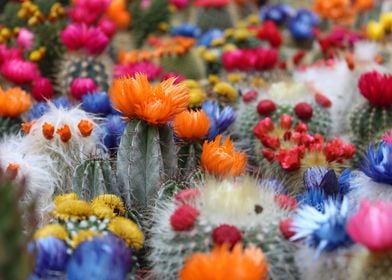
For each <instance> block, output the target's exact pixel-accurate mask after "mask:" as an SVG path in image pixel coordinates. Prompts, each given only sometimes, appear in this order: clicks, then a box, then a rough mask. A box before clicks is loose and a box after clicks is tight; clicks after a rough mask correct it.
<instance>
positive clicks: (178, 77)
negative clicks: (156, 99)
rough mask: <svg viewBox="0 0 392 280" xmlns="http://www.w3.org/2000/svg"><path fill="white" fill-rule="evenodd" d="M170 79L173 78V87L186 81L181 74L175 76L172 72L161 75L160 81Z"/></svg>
mask: <svg viewBox="0 0 392 280" xmlns="http://www.w3.org/2000/svg"><path fill="white" fill-rule="evenodd" d="M170 78H175V80H174V84H175V85H176V84H179V83H181V82H183V81H185V80H186V78H185V77H184V76H182V75H181V74H176V73H173V72H168V73H165V74H164V75H163V77H162V81H165V80H168V79H170Z"/></svg>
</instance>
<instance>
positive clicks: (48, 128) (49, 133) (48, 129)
mask: <svg viewBox="0 0 392 280" xmlns="http://www.w3.org/2000/svg"><path fill="white" fill-rule="evenodd" d="M42 134H43V135H44V137H45V138H46V139H48V140H50V139H52V138H53V134H54V126H53V125H51V124H50V123H44V125H43V126H42Z"/></svg>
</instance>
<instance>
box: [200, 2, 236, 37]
mask: <svg viewBox="0 0 392 280" xmlns="http://www.w3.org/2000/svg"><path fill="white" fill-rule="evenodd" d="M196 25H197V26H198V27H199V28H200V29H201V30H202V32H206V31H208V30H210V29H211V28H218V29H222V30H224V29H227V28H231V27H233V25H234V22H233V18H232V16H231V14H230V11H229V8H228V7H219V8H215V7H203V8H199V9H198V10H197V14H196Z"/></svg>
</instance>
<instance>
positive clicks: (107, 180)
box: [72, 159, 117, 200]
mask: <svg viewBox="0 0 392 280" xmlns="http://www.w3.org/2000/svg"><path fill="white" fill-rule="evenodd" d="M114 187H115V176H114V172H113V170H112V167H111V165H110V161H108V160H104V159H89V160H86V161H84V162H83V163H82V164H80V165H79V166H78V167H76V169H75V172H74V175H73V179H72V191H74V192H76V193H77V194H78V195H79V196H80V198H82V199H85V200H91V199H93V198H94V197H95V196H98V195H100V194H104V193H113V194H117V192H116V190H115V188H114Z"/></svg>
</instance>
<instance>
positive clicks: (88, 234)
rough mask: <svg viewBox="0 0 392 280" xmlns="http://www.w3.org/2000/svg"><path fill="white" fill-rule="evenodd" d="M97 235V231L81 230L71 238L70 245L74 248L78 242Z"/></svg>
mask: <svg viewBox="0 0 392 280" xmlns="http://www.w3.org/2000/svg"><path fill="white" fill-rule="evenodd" d="M97 235H99V233H98V232H96V231H93V230H81V231H79V232H78V233H77V234H76V235H75V236H74V237H73V238H72V240H71V246H72V247H73V248H76V247H78V246H79V244H80V243H82V242H84V241H89V240H91V239H93V237H94V236H97Z"/></svg>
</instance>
